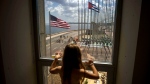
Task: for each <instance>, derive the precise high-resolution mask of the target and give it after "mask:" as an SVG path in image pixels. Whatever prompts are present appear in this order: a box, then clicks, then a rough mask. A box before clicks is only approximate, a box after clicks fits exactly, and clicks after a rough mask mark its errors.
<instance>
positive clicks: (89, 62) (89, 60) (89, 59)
mask: <svg viewBox="0 0 150 84" xmlns="http://www.w3.org/2000/svg"><path fill="white" fill-rule="evenodd" d="M87 59H88V62H86V64H87V65H91V64H92V63H93V61H94V58H93V57H92V56H91V55H90V54H87Z"/></svg>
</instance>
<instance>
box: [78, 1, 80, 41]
mask: <svg viewBox="0 0 150 84" xmlns="http://www.w3.org/2000/svg"><path fill="white" fill-rule="evenodd" d="M79 21H80V14H79V0H78V39H80V38H79V29H80V28H79V26H80V25H79V23H80V22H79Z"/></svg>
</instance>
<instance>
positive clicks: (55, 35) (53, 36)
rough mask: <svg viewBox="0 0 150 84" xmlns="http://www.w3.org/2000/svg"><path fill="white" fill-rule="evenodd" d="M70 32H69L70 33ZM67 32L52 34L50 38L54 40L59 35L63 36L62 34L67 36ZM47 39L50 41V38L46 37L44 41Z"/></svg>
mask: <svg viewBox="0 0 150 84" xmlns="http://www.w3.org/2000/svg"><path fill="white" fill-rule="evenodd" d="M70 32H71V31H70ZM70 32H69V31H67V32H63V33H62V32H60V33H57V34H54V35H52V36H51V38H55V37H57V36H60V35H64V34H67V33H70ZM48 39H50V37H46V40H48Z"/></svg>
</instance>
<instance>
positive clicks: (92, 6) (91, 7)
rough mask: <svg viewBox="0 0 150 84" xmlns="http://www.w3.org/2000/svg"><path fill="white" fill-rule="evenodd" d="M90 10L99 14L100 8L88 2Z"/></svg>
mask: <svg viewBox="0 0 150 84" xmlns="http://www.w3.org/2000/svg"><path fill="white" fill-rule="evenodd" d="M88 8H89V9H92V10H94V11H96V12H99V8H98V7H97V6H96V5H95V4H92V3H91V2H88Z"/></svg>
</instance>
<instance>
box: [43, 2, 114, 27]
mask: <svg viewBox="0 0 150 84" xmlns="http://www.w3.org/2000/svg"><path fill="white" fill-rule="evenodd" d="M44 1H45V22H46V24H48V23H49V11H50V14H52V15H54V16H56V17H57V18H60V19H62V20H64V21H66V22H78V0H44ZM88 1H90V2H92V3H93V4H95V5H96V6H97V7H98V5H99V7H100V13H99V17H100V18H101V19H100V20H99V21H102V20H104V19H105V18H109V17H111V16H112V11H115V6H114V5H113V1H115V0H99V1H98V0H85V7H84V5H83V4H82V2H84V0H79V8H80V9H81V10H83V9H85V11H86V15H87V14H88V12H87V11H88ZM98 2H99V4H98ZM106 3H107V4H108V3H109V5H107V8H108V9H107V12H106ZM89 11H91V10H89ZM113 13H114V12H113ZM96 14H98V13H96ZM89 15H90V12H89ZM107 16H109V17H107ZM80 17H81V15H80ZM97 17H98V16H97ZM89 18H90V16H89ZM110 19H111V18H110ZM86 20H87V18H86Z"/></svg>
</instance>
